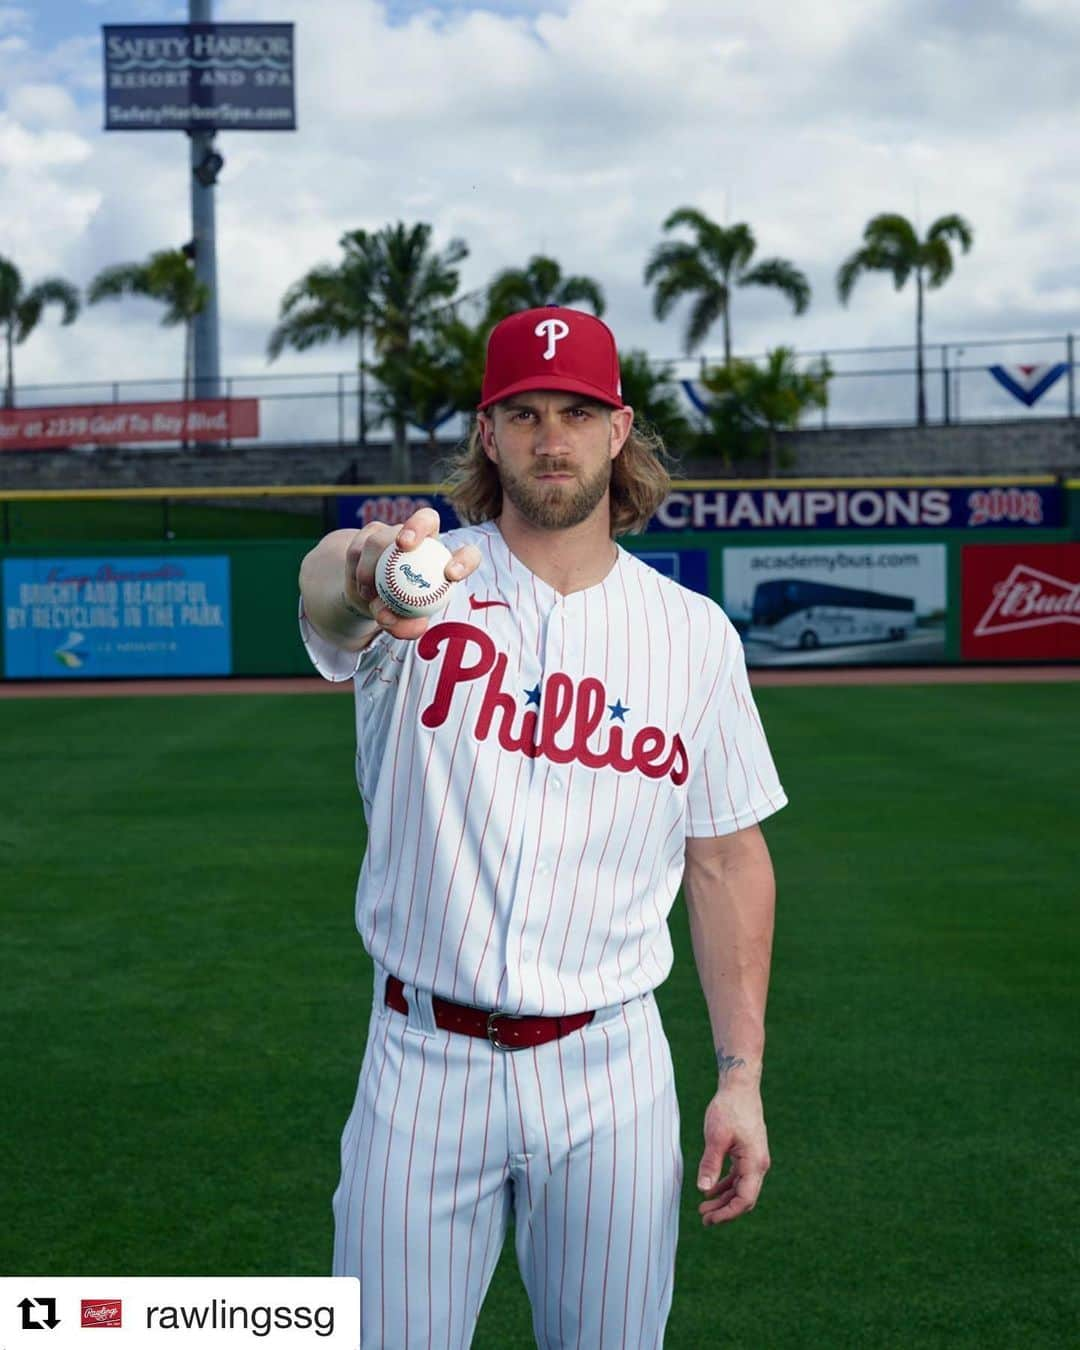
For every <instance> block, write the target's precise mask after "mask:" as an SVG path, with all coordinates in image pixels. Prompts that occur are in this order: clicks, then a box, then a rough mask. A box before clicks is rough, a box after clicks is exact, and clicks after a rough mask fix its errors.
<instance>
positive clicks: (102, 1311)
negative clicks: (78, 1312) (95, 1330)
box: [81, 1298, 121, 1327]
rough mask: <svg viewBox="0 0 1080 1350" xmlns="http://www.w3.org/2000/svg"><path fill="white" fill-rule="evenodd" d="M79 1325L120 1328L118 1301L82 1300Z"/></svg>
mask: <svg viewBox="0 0 1080 1350" xmlns="http://www.w3.org/2000/svg"><path fill="white" fill-rule="evenodd" d="M81 1325H82V1326H84V1327H118V1326H120V1325H121V1321H120V1299H118V1298H84V1299H83V1300H82V1322H81Z"/></svg>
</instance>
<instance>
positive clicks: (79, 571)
mask: <svg viewBox="0 0 1080 1350" xmlns="http://www.w3.org/2000/svg"><path fill="white" fill-rule="evenodd" d="M229 598H230V589H229V559H228V558H187V557H173V558H162V557H138V558H8V559H5V560H4V564H3V607H4V675H5V676H6V677H7V678H8V679H12V680H33V679H45V678H73V679H98V678H100V677H101V676H105V675H123V676H127V677H129V678H136V677H139V676H144V675H228V674H230V673H231V671H232V639H231V622H230V620H231V615H230V604H229Z"/></svg>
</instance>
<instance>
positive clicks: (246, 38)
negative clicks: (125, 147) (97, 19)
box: [102, 23, 296, 131]
mask: <svg viewBox="0 0 1080 1350" xmlns="http://www.w3.org/2000/svg"><path fill="white" fill-rule="evenodd" d="M102 33H103V35H104V39H105V42H104V47H105V130H106V131H219V130H228V131H295V130H296V76H295V72H294V69H293V25H292V24H291V23H192V24H166V23H155V24H105V25H104V26H103V28H102Z"/></svg>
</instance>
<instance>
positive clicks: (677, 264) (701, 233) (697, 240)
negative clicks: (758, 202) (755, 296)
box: [645, 206, 810, 366]
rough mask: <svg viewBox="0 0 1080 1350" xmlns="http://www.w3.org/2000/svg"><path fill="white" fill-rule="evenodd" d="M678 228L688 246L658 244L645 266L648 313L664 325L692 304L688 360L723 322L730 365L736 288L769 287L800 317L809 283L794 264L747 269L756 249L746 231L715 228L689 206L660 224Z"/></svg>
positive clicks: (767, 262) (773, 261)
mask: <svg viewBox="0 0 1080 1350" xmlns="http://www.w3.org/2000/svg"><path fill="white" fill-rule="evenodd" d="M680 225H685V226H687V227H688V228H689V229H690V230H692V231H693V234H694V241H693V243H690V242H687V241H686V240H681V239H680V240H672V241H671V242H669V243H663V244H658V245H657V246H656V248H655V249H654V250H653V254H652V257H651V258H650V259H649V262H648V264H647V265H646V268H645V282H646V284H647V285H652V284H653V283H654V282H655V283H656V290H655V292H654V294H653V312H654V313H655V314H656V317H657V318H658V319H666V318H667V316H668V315H669V314H670V313H671V311H672V309H674V307H675V305H676V304H677V303H678V302H679V301H680V300H681V299H682V298H683V297H684V296H687V297H690V298H691V300H692V301H693V303H692V304H691V307H690V315H689V319H688V321H687V325H686V335H685V338H684V340H683V341H684V347H685V350H686V353H687V355H689V353H690V352H692V351H693V350H694V348H695V347H699V346H700V345H701V344H702V342H704V340H705V337H706V335H707V333H708V331H709V329H710V328H711V327H712V326H713V324H714V323H715V322H716V321H717V319H722V320H723V324H724V364H725V365H727V366H730V365H731V292H732V288H733V287H735V286H771V287H772V288H773V289H774V290H778V291H780V292H782V293H783V294H784V295H786V296H787V298H788V299H789V300H790V301H791V306H792V308H793V309H794V311H795V313H796V314H802V313H804V312H805V310H806V308H807V306H808V305H809V304H810V283H809V281H807V279H806V276H805V274H804V273H802V272H800V271H799V269H798V268H797V267H796V266H795V265H794V264H793V263H790V262H788V261H787V260H786V259H784V258H765V259H763V260H762V261H761V262H759V263H757V265H756V266H754V267H751V266H750V260H751V258H753V256H754V250H755V249H756V248H757V243H756V241H755V239H754V236H753V233H752V232H751V229H750V226H749V225H746V224H738V225H717V223H716V222H715V221H713V220H710V219H709V217H708V216H706V215H705V214H704V213H703V212H701V211H698V210H696V209H695V208H694V207H692V206H680V207H679V209H678V210H677V211H672V213H671V215H670V216H668V218H667V220H665V221H664V229H665V230H674V229H676V228H678V227H679V226H680Z"/></svg>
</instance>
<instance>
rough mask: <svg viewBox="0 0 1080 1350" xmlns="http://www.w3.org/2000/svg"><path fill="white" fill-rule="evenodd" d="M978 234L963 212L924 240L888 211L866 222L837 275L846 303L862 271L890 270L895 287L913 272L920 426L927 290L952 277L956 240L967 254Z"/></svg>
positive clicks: (923, 406) (937, 223) (923, 420)
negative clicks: (859, 242) (951, 243)
mask: <svg viewBox="0 0 1080 1350" xmlns="http://www.w3.org/2000/svg"><path fill="white" fill-rule="evenodd" d="M974 238H975V235H974V232H973V231H972V228H971V226H970V225H969V224H968V222H967V221H966V220H965V219H964V218H963V216H957V215H951V216H940V217H939V218H938V219H937V220H935V221H934V223H933V225H931V226H930V228H929V229H928V230H927V232H926V238H925V239H920V238H919V236H918V233H917V232H916V230H915V227H914V225H912V223H911V222H910V221H909V220H908V219H907V218H906V217H905V216H900V215H895V214H890V213H888V212H886V213H885V214H883V215H880V216H875V217H874V218H873V220H871V221H868V222H867V225H866V228H865V229H864V230H863V246H862V248H859V249H856V250H855V252H854V253H853V254H852V255H851V257H850V258H848V259H847V260H846V261H845V262H844V263H843V264H842V265H841V267H840V270H839V271H838V272H837V274H836V289H837V291H838V292H839V294H840V300H841V302H842V303H843V304H845V305H846V304H847V302H848V299H849V298H850V296H851V292H852V290H853V289H854V286H855V283H856V281H858V279H859V277H860V276H861V275H862V274H863V273H864V272H889V273H890V274H891V275H892V279H893V282H894V283H895V286H896V289H897V290H900V289H901V288H902V287H903V285H904V283H905V282H906V281H907V279H908V277H909V276H911V274H912V273H913V272H914V274H915V411H916V418H917V421H918V424H919V426H925V425H926V386H925V377H924V371H923V291H924V289H926V290H932V291H933V290H937V288H938V287H939V286H943V285H944V284H945V282H946V281H947V280H948V279H949V277H950V276H952V270H953V254H952V249H951V248H950V247H949V240H950V239H954V240H955V241H956V242H957V243H958V244H959V245H960V248H961V249H962V251H963V252H964V253H966V252H967V251H968V249H970V248H971V245H972V242H973V240H974Z"/></svg>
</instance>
